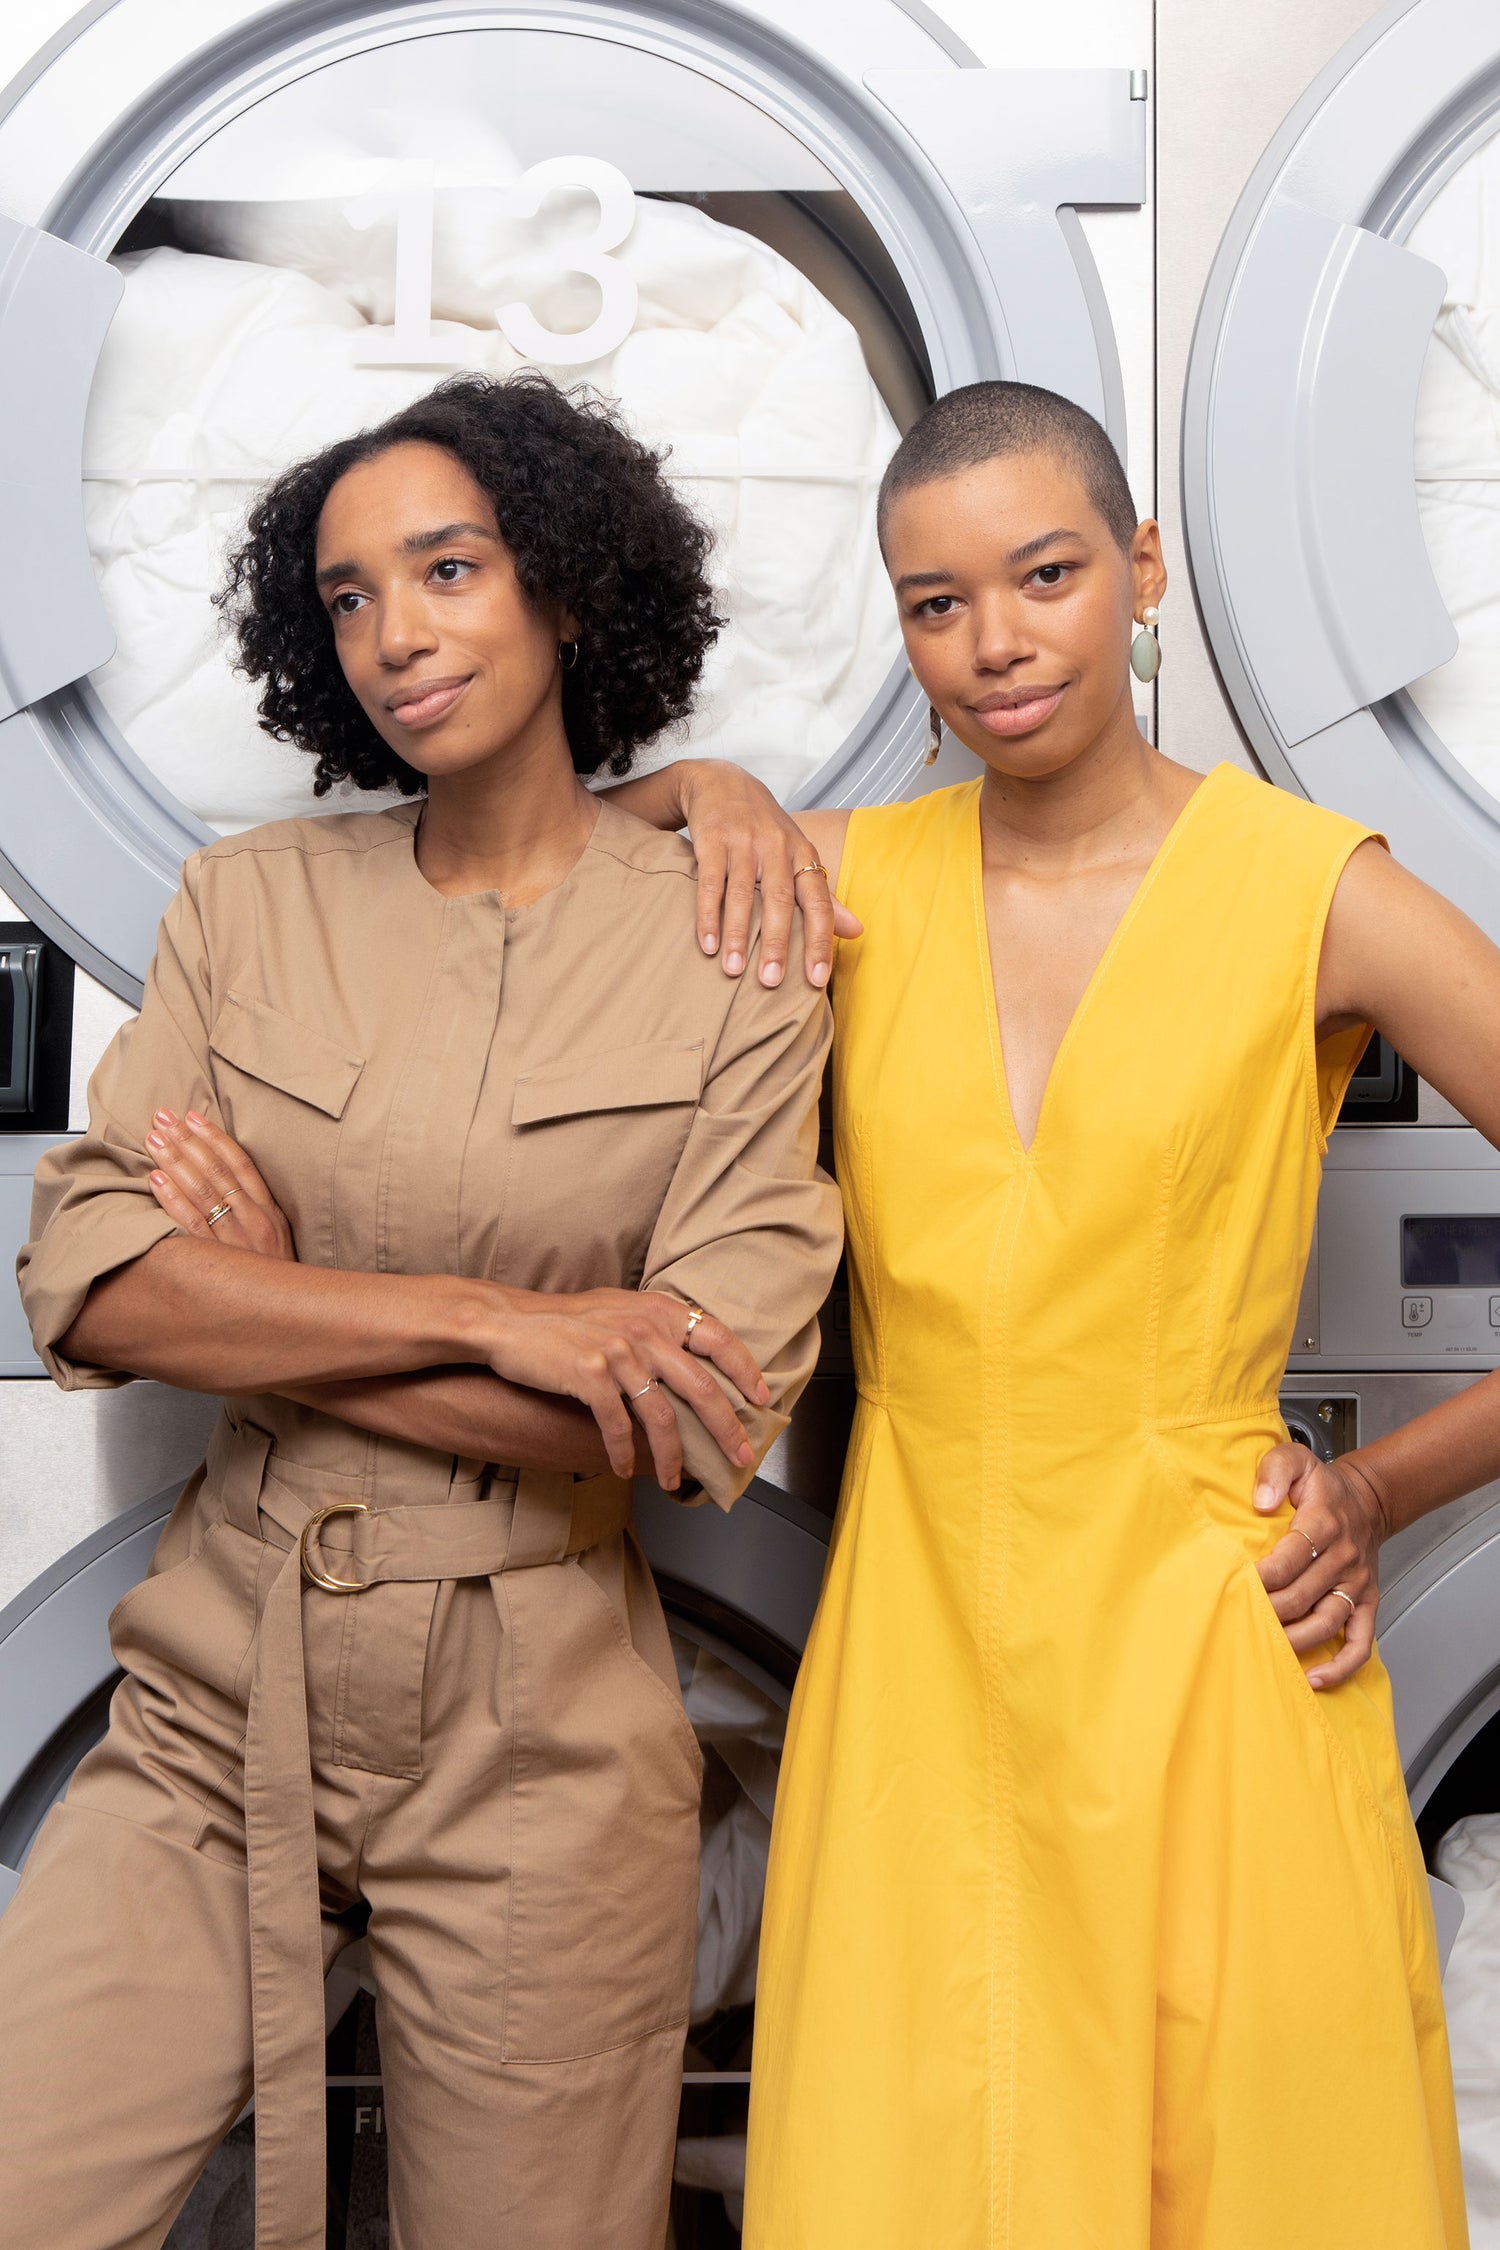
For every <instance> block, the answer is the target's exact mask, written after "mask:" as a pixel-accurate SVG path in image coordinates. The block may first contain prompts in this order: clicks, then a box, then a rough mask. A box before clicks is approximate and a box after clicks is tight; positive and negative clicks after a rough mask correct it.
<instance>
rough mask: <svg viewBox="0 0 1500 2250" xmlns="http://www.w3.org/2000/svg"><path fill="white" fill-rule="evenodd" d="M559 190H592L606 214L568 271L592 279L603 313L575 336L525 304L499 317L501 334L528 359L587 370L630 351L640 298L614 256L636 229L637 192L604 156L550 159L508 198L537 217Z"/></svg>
mask: <svg viewBox="0 0 1500 2250" xmlns="http://www.w3.org/2000/svg"><path fill="white" fill-rule="evenodd" d="M559 188H586V189H587V190H588V192H589V194H590V195H592V197H593V198H594V201H595V202H596V203H597V205H598V207H599V223H598V225H597V226H596V227H595V228H594V231H593V233H592V234H590V235H586V236H584V238H583V240H582V241H580V242H579V243H578V244H577V245H576V246H572V247H570V248H569V250H568V253H567V258H568V265H567V270H568V271H569V272H571V273H582V274H587V275H588V277H589V279H590V280H591V281H592V282H594V283H595V284H596V285H597V287H598V290H599V297H600V304H599V310H598V313H597V314H596V315H595V317H594V319H592V320H591V321H590V322H589V324H588V326H587V328H579V329H575V330H573V331H572V332H571V333H570V332H568V331H567V330H558V329H555V328H544V327H543V326H542V324H541V322H540V321H539V320H538V319H537V317H536V315H535V314H534V313H533V312H532V310H531V307H530V306H529V305H525V304H523V303H522V302H521V301H520V299H519V298H517V299H516V301H515V302H514V303H513V304H509V305H500V306H499V307H497V309H496V312H495V319H496V321H497V322H498V323H499V327H500V332H501V334H502V335H503V336H504V337H505V339H506V341H507V343H510V344H513V345H514V346H515V349H516V350H517V351H518V352H521V353H523V354H524V355H525V357H526V358H527V359H540V360H549V361H551V362H552V364H553V365H554V366H560V367H581V366H583V365H584V364H585V362H586V361H588V360H591V359H603V358H604V356H605V354H606V353H607V352H612V351H613V350H614V349H615V347H616V345H618V344H623V343H624V341H625V339H626V337H627V336H628V335H629V334H630V331H631V329H632V328H633V327H634V325H635V315H636V307H637V304H638V301H639V292H638V290H637V288H636V285H635V280H634V277H633V276H632V275H631V274H629V273H627V272H626V270H625V268H624V267H623V266H622V265H621V264H620V262H619V260H618V259H617V258H612V257H611V256H610V255H609V253H610V251H612V250H618V248H619V247H620V244H621V243H622V242H624V241H625V240H626V238H627V237H628V235H629V233H630V230H631V228H632V227H633V226H634V225H635V192H634V190H633V189H632V187H631V185H630V182H629V180H627V179H626V177H625V175H624V173H623V172H621V171H619V170H617V169H616V167H615V166H614V165H613V164H606V163H605V162H604V160H603V158H602V157H597V156H549V157H547V158H546V159H545V160H544V161H543V162H542V163H540V164H533V165H531V166H530V168H529V169H528V170H527V171H525V172H523V173H522V174H521V177H520V178H519V180H517V181H516V183H515V185H514V187H512V188H511V189H509V190H508V192H507V195H506V201H507V202H508V203H509V204H510V206H511V208H512V209H513V210H518V211H521V212H524V213H526V214H528V215H530V214H534V213H536V212H537V211H539V210H540V209H541V207H542V204H543V202H544V201H545V199H546V198H547V197H548V196H549V195H551V194H553V193H554V191H555V190H557V189H559Z"/></svg>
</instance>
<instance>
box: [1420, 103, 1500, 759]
mask: <svg viewBox="0 0 1500 2250" xmlns="http://www.w3.org/2000/svg"><path fill="white" fill-rule="evenodd" d="M1407 246H1408V248H1409V249H1411V250H1414V251H1416V252H1417V254H1418V255H1419V256H1421V257H1424V258H1430V259H1431V260H1432V262H1433V263H1434V265H1437V266H1441V268H1442V269H1443V271H1444V273H1445V274H1446V275H1447V277H1448V286H1447V289H1446V291H1445V293H1444V299H1443V309H1442V311H1441V312H1440V313H1439V315H1438V320H1437V326H1436V328H1435V330H1434V332H1433V340H1432V343H1431V345H1430V347H1429V349H1428V353H1427V361H1426V365H1425V366H1424V368H1423V371H1422V384H1421V390H1420V393H1419V395H1418V400H1417V428H1416V473H1417V505H1418V509H1419V511H1420V514H1421V520H1422V529H1423V531H1424V533H1425V534H1426V538H1427V549H1428V553H1429V555H1430V556H1431V558H1432V567H1433V572H1434V575H1435V576H1436V578H1437V582H1438V586H1439V589H1440V590H1441V593H1442V596H1443V600H1444V601H1445V602H1446V603H1447V605H1448V614H1449V615H1450V616H1451V618H1452V619H1453V622H1454V624H1455V625H1456V626H1457V628H1458V634H1459V647H1458V654H1457V655H1456V656H1455V657H1453V659H1452V660H1451V662H1449V663H1447V664H1444V665H1442V666H1440V667H1439V669H1438V670H1437V671H1435V672H1429V673H1428V674H1427V675H1426V677H1425V678H1424V679H1420V680H1415V681H1413V683H1412V686H1411V691H1410V692H1411V697H1412V700H1413V702H1414V703H1415V704H1416V706H1417V708H1418V710H1419V711H1420V712H1421V713H1422V715H1423V717H1424V718H1425V719H1426V720H1427V722H1428V724H1429V725H1430V726H1431V727H1432V729H1433V731H1434V732H1435V733H1436V734H1437V735H1438V736H1439V737H1440V739H1441V740H1442V742H1443V743H1444V744H1445V745H1446V746H1447V748H1448V749H1449V750H1450V751H1451V752H1452V753H1453V756H1454V757H1455V758H1456V759H1457V760H1458V762H1459V764H1460V765H1462V766H1464V767H1465V768H1466V769H1467V771H1468V772H1469V773H1471V774H1472V775H1473V776H1474V779H1475V780H1476V781H1477V782H1479V784H1480V785H1481V787H1482V788H1484V789H1485V790H1487V791H1488V792H1489V794H1490V795H1491V796H1492V797H1495V798H1497V799H1500V137H1497V138H1496V139H1493V140H1491V141H1488V142H1487V143H1486V144H1485V146H1484V147H1483V148H1481V149H1480V150H1479V151H1478V153H1477V154H1476V155H1474V156H1472V157H1471V158H1470V159H1469V161H1468V163H1467V164H1465V165H1464V166H1463V167H1462V168H1461V169H1460V170H1459V171H1458V172H1456V173H1455V174H1454V176H1453V178H1452V179H1451V180H1450V181H1449V182H1448V185H1447V186H1446V187H1445V188H1444V189H1443V190H1442V191H1441V192H1440V194H1438V195H1437V196H1436V197H1435V198H1434V200H1433V202H1432V204H1431V205H1430V206H1429V208H1428V209H1427V211H1425V212H1424V213H1423V215H1422V217H1421V219H1420V220H1419V221H1418V222H1417V224H1416V226H1415V227H1414V228H1413V229H1412V232H1411V235H1410V237H1409V238H1408V245H1407Z"/></svg>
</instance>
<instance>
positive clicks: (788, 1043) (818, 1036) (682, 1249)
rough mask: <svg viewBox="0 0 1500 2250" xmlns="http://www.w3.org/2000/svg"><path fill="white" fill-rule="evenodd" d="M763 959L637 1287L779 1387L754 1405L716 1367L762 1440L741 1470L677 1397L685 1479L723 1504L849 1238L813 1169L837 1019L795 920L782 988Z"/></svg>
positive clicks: (778, 1397) (792, 1375)
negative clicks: (725, 1343)
mask: <svg viewBox="0 0 1500 2250" xmlns="http://www.w3.org/2000/svg"><path fill="white" fill-rule="evenodd" d="M757 961H758V956H757V953H756V951H755V950H754V949H752V952H751V956H750V960H749V962H748V964H747V966H746V968H745V972H744V974H743V976H742V977H741V978H740V980H739V983H738V985H737V987H736V991H735V997H734V1001H733V1003H732V1005H731V1007H730V1009H729V1012H728V1016H727V1018H726V1020H725V1024H724V1029H723V1032H722V1034H721V1036H720V1038H719V1041H718V1045H717V1047H716V1050H715V1052H714V1055H713V1057H712V1059H711V1061H710V1064H709V1068H708V1074H707V1080H706V1083H705V1086H704V1089H703V1094H702V1099H701V1102H700V1105H699V1108H698V1113H697V1115H696V1117H695V1118H694V1121H693V1125H692V1129H691V1131H690V1133H689V1135H688V1140H687V1146H686V1147H685V1149H684V1151H683V1154H682V1158H681V1160H680V1162H679V1163H678V1166H677V1170H676V1173H675V1174H674V1176H673V1180H672V1185H671V1187H670V1189H669V1190H668V1192H667V1197H666V1200H665V1202H664V1203H663V1205H662V1208H661V1214H660V1216H659V1218H658V1220H657V1225H656V1230H655V1233H654V1234H653V1236H652V1241H651V1247H650V1250H649V1253H648V1255H647V1259H646V1271H645V1276H644V1279H643V1281H642V1283H641V1286H642V1288H644V1289H659V1290H665V1291H668V1292H669V1293H671V1294H672V1295H674V1296H677V1297H681V1298H682V1299H684V1301H686V1302H688V1303H696V1304H700V1305H702V1306H703V1308H704V1310H705V1311H706V1312H710V1313H713V1314H714V1315H715V1316H716V1317H717V1318H718V1319H720V1320H722V1321H723V1322H724V1323H725V1325H726V1326H727V1327H729V1328H732V1329H733V1330H734V1332H735V1334H736V1335H737V1336H738V1337H739V1338H740V1340H741V1341H742V1343H744V1344H745V1345H746V1347H747V1348H748V1350H749V1351H750V1352H751V1354H752V1355H753V1356H754V1358H755V1359H756V1361H757V1362H758V1364H759V1366H760V1368H761V1370H762V1372H763V1373H764V1375H765V1378H766V1382H767V1384H768V1386H769V1388H770V1392H771V1404H770V1405H769V1406H766V1407H754V1406H746V1405H745V1404H744V1403H743V1402H742V1400H741V1399H740V1396H739V1393H738V1392H737V1391H736V1390H735V1389H734V1387H733V1385H732V1384H730V1383H729V1382H728V1381H727V1380H726V1379H725V1378H723V1377H721V1376H719V1375H718V1372H717V1370H716V1369H712V1368H711V1369H710V1372H711V1373H713V1374H714V1375H715V1377H716V1380H718V1382H719V1385H720V1388H721V1389H722V1390H723V1391H724V1393H725V1395H726V1396H727V1397H729V1398H730V1399H732V1400H733V1402H734V1404H735V1406H736V1408H737V1410H738V1412H739V1416H740V1420H741V1422H742V1423H743V1424H744V1428H745V1434H746V1436H747V1437H748V1438H749V1440H750V1443H751V1445H752V1446H753V1447H754V1450H755V1461H754V1463H753V1464H752V1465H751V1466H750V1467H749V1468H745V1469H739V1468H736V1467H735V1466H734V1465H733V1463H731V1462H730V1461H727V1460H726V1459H725V1457H724V1454H723V1452H722V1451H721V1449H720V1447H719V1444H718V1441H717V1440H716V1439H715V1438H712V1437H710V1435H709V1433H708V1431H707V1430H706V1429H705V1428H704V1426H703V1424H702V1422H701V1421H700V1420H699V1419H698V1417H697V1415H696V1414H695V1413H694V1412H693V1411H692V1409H691V1408H690V1407H689V1406H687V1405H685V1404H684V1402H683V1401H682V1400H681V1399H678V1398H673V1399H672V1404H673V1407H674V1408H675V1410H676V1414H677V1422H678V1428H679V1431H680V1433H681V1438H682V1454H683V1467H684V1474H685V1476H686V1477H688V1478H691V1479H692V1480H693V1481H694V1482H695V1483H696V1484H698V1485H699V1486H701V1487H702V1491H703V1493H704V1494H705V1495H706V1496H707V1497H708V1498H709V1499H711V1500H714V1501H716V1502H717V1503H718V1505H719V1506H720V1507H721V1508H728V1507H730V1506H731V1505H732V1504H733V1502H734V1501H735V1500H736V1499H737V1498H738V1497H739V1495H740V1493H741V1492H743V1491H744V1489H745V1486H746V1485H747V1484H748V1483H749V1482H750V1479H751V1477H752V1476H753V1475H754V1473H755V1469H756V1468H757V1467H758V1466H759V1464H760V1461H761V1459H762V1457H763V1455H764V1454H765V1453H766V1451H767V1449H768V1448H769V1447H770V1445H771V1444H772V1442H773V1440H774V1439H775V1438H776V1437H778V1436H779V1435H780V1433H781V1431H782V1430H784V1429H785V1428H786V1425H787V1422H788V1419H789V1418H790V1410H791V1408H792V1406H793V1405H794V1404H795V1402H796V1399H797V1397H798V1394H799V1393H800V1392H801V1390H802V1388H803V1385H804V1384H805V1383H806V1382H807V1379H808V1377H809V1376H810V1375H811V1373H812V1371H813V1365H814V1362H815V1361H816V1359H817V1356H818V1318H817V1316H818V1309H819V1307H820V1306H821V1305H822V1303H823V1301H824V1299H825V1298H826V1297H827V1295H828V1291H829V1289H830V1288H831V1286H832V1284H833V1277H834V1274H835V1271H836V1270H837V1266H838V1260H839V1251H840V1248H841V1246H842V1242H843V1225H842V1219H841V1215H840V1210H839V1196H838V1190H837V1188H836V1187H835V1186H834V1184H833V1182H832V1180H830V1179H829V1177H828V1175H827V1174H826V1173H825V1172H823V1171H821V1170H820V1169H819V1166H818V1092H819V1088H820V1086H821V1084H822V1078H823V1066H824V1063H825V1061H826V1060H827V1056H828V1049H829V1044H830V1042H831V1040H832V1037H833V1019H832V1015H831V1013H830V1010H829V1006H828V1002H827V999H826V997H825V996H824V995H823V994H822V993H820V992H815V991H814V990H813V989H812V987H811V986H809V984H808V983H807V980H806V978H805V977H804V975H803V973H802V962H801V954H800V924H799V926H798V931H797V934H796V938H795V939H794V943H793V945H792V947H791V953H790V958H789V959H788V962H787V967H786V973H785V976H784V978H783V980H782V982H781V983H780V984H779V985H776V986H772V987H767V986H765V985H763V984H762V983H761V982H760V980H759V977H758V975H757V974H756V969H757ZM669 1396H670V1394H669Z"/></svg>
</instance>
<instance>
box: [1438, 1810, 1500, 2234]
mask: <svg viewBox="0 0 1500 2250" xmlns="http://www.w3.org/2000/svg"><path fill="white" fill-rule="evenodd" d="M1437 1872H1438V1874H1439V1875H1441V1877H1442V1879H1443V1881H1444V1882H1445V1883H1451V1884H1452V1885H1453V1888H1454V1889H1455V1890H1456V1891H1461V1892H1462V1893H1463V1901H1464V1918H1463V1921H1462V1923H1461V1924H1460V1926H1459V1932H1458V1936H1457V1937H1456V1938H1455V1939H1454V1941H1453V1950H1452V1952H1451V1953H1450V1954H1449V1956H1448V1966H1447V1968H1446V1970H1445V1971H1444V1973H1443V2005H1444V2007H1445V2009H1446V2011H1447V2016H1448V2043H1449V2047H1450V2049H1451V2051H1452V2056H1453V2091H1454V2094H1455V2096H1456V2097H1457V2101H1458V2132H1459V2139H1460V2141H1461V2142H1462V2144H1463V2159H1464V2195H1465V2200H1466V2201H1467V2203H1468V2207H1469V2233H1470V2241H1471V2244H1472V2250H1500V1814H1495V1813H1471V1814H1469V1815H1468V1817H1467V1818H1466V1819H1464V1820H1460V1821H1457V1822H1455V1824H1454V1826H1453V1827H1452V1828H1450V1829H1449V1830H1448V1833H1447V1835H1446V1836H1445V1837H1444V1838H1443V1840H1442V1842H1441V1843H1440V1844H1439V1846H1438V1850H1437Z"/></svg>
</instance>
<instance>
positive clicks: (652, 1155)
mask: <svg viewBox="0 0 1500 2250" xmlns="http://www.w3.org/2000/svg"><path fill="white" fill-rule="evenodd" d="M702 1090H703V1042H702V1041H701V1040H696V1039H695V1040H680V1039H655V1040H646V1041H643V1042H641V1043H640V1044H638V1045H636V1046H633V1047H612V1048H609V1049H607V1050H606V1051H605V1052H604V1053H603V1054H590V1055H587V1056H576V1055H575V1056H571V1057H569V1058H567V1059H566V1060H563V1061H558V1062H553V1063H547V1064H541V1065H538V1066H537V1068H535V1069H534V1070H530V1071H528V1072H527V1073H526V1074H525V1075H524V1076H523V1077H520V1078H518V1079H517V1080H516V1087H515V1093H514V1096H513V1098H512V1103H511V1125H512V1128H513V1136H514V1137H513V1140H512V1144H511V1160H510V1176H509V1186H508V1189H507V1204H508V1208H509V1210H510V1211H511V1212H513V1213H515V1214H517V1215H524V1220H525V1238H526V1240H527V1241H528V1242H529V1243H535V1244H537V1245H541V1244H546V1243H552V1244H556V1245H558V1246H559V1247H558V1249H557V1250H555V1251H539V1256H540V1260H541V1263H540V1266H539V1268H537V1269H536V1270H532V1269H528V1272H527V1276H526V1279H527V1283H528V1286H529V1287H531V1288H534V1289H552V1288H558V1289H575V1288H576V1287H577V1286H578V1283H577V1278H576V1277H577V1275H578V1274H579V1273H580V1272H588V1271H594V1272H598V1273H620V1274H627V1275H636V1274H639V1273H640V1272H641V1270H642V1268H643V1266H644V1263H645V1257H646V1248H647V1245H648V1243H649V1242H650V1239H651V1234H652V1230H653V1229H654V1227H655V1225H656V1221H657V1216H658V1213H659V1212H660V1210H661V1206H662V1202H663V1199H664V1198H665V1196H666V1192H667V1189H668V1187H669V1186H670V1185H671V1181H672V1175H673V1173H674V1172H675V1171H676V1169H677V1166H678V1163H679V1162H680V1160H681V1157H682V1152H683V1149H684V1147H685V1146H686V1143H687V1137H688V1133H689V1131H690V1129H691V1127H692V1122H693V1119H694V1117H695V1116H696V1114H697V1107H698V1097H699V1095H700V1094H701V1092H702ZM584 1188H586V1189H587V1193H586V1194H584V1193H581V1192H580V1191H581V1190H583V1189H584ZM505 1232H506V1229H505V1227H504V1225H503V1223H502V1226H501V1230H500V1233H501V1239H502V1240H503V1239H504V1238H505Z"/></svg>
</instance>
